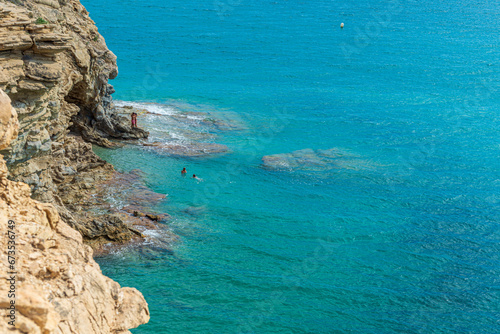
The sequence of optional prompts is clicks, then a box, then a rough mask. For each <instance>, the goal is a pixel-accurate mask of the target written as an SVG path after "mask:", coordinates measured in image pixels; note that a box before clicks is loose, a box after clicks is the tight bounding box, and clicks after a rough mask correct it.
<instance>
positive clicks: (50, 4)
mask: <svg viewBox="0 0 500 334" xmlns="http://www.w3.org/2000/svg"><path fill="white" fill-rule="evenodd" d="M14 3H15V4H14ZM117 74H118V70H117V66H116V56H115V55H114V54H113V53H112V52H111V51H110V50H108V48H107V47H106V44H105V42H104V39H103V38H102V36H101V35H100V34H99V33H98V31H97V27H96V26H95V25H94V22H93V21H92V20H91V19H90V17H89V15H88V13H87V11H86V10H85V8H84V7H83V6H82V5H81V4H80V2H79V1H77V0H64V1H63V0H60V1H54V0H18V1H13V2H12V3H6V2H2V3H0V89H3V90H4V91H5V92H6V93H7V95H9V97H10V98H11V100H12V104H13V106H14V107H15V108H16V110H17V111H18V116H19V123H20V129H19V136H18V138H17V139H16V140H15V141H14V142H13V143H12V145H11V147H10V149H9V150H8V151H4V152H2V153H3V154H4V155H5V158H6V160H7V162H8V165H9V170H10V172H11V177H12V178H13V179H15V180H17V181H23V182H25V183H27V184H29V185H30V186H31V188H32V191H33V196H34V198H36V199H39V200H42V201H44V202H54V196H55V195H56V194H57V192H58V189H57V186H56V184H55V183H54V182H53V180H52V167H53V166H54V165H55V164H56V163H57V162H55V161H54V159H53V153H54V152H55V151H57V150H59V149H60V147H61V145H64V144H65V143H66V144H67V142H68V140H69V139H68V138H67V136H68V134H69V133H70V132H71V131H73V132H75V133H76V134H79V135H81V136H82V137H83V138H84V139H85V140H86V141H89V142H92V143H95V144H98V145H101V146H106V147H112V146H113V143H112V142H111V141H110V139H138V138H144V137H147V135H148V133H147V132H145V131H143V130H141V129H132V128H131V127H130V125H129V124H128V122H127V120H125V119H123V118H122V117H120V116H118V115H114V113H113V102H112V99H111V94H112V93H113V92H114V90H113V87H112V86H111V85H109V84H108V80H109V79H113V78H115V77H116V76H117ZM70 139H71V138H70Z"/></svg>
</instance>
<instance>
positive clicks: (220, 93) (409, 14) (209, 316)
mask: <svg viewBox="0 0 500 334" xmlns="http://www.w3.org/2000/svg"><path fill="white" fill-rule="evenodd" d="M83 3H84V5H85V6H86V8H87V9H88V10H89V12H90V15H91V17H92V18H93V19H94V20H95V21H96V23H97V26H98V27H99V31H100V32H101V34H102V35H103V36H104V37H105V38H106V42H107V44H108V47H109V48H110V49H111V50H113V52H114V53H115V54H116V55H117V56H118V65H119V70H120V74H119V76H118V78H117V79H116V80H114V81H113V82H112V84H113V85H114V86H115V88H116V91H117V92H116V93H115V95H114V97H115V99H116V100H121V101H132V102H136V103H149V102H154V103H156V104H143V106H145V107H147V108H149V109H151V110H156V111H158V110H159V111H160V113H167V114H168V113H176V112H189V111H203V112H208V113H209V114H210V115H211V117H212V116H213V117H214V118H221V119H224V120H226V121H228V122H234V123H236V124H238V125H239V126H240V127H241V129H239V130H237V131H227V132H226V131H215V130H213V129H210V128H203V127H201V128H200V127H196V126H195V125H193V127H189V126H186V125H185V124H184V125H182V126H180V127H177V128H175V129H172V128H170V126H171V125H172V124H171V123H169V122H168V121H165V120H162V119H161V117H159V116H158V117H157V116H151V115H150V116H146V115H140V117H139V123H140V125H147V126H149V127H150V128H151V129H150V130H151V131H152V133H153V135H154V137H155V140H160V141H161V140H163V138H161V137H162V134H163V133H165V132H169V133H170V135H174V136H178V137H180V138H181V139H182V138H184V137H183V136H189V135H192V131H201V132H202V135H200V136H204V138H203V139H204V140H205V141H208V142H214V143H220V144H225V145H227V146H228V147H229V149H230V150H231V152H230V153H229V154H225V155H218V156H214V157H211V158H197V159H185V158H174V157H168V156H165V155H162V154H158V153H157V152H155V151H154V150H150V149H143V148H140V147H137V146H130V147H125V148H123V149H119V150H114V151H110V150H104V149H96V152H98V154H100V155H101V156H103V157H104V158H106V159H107V160H108V161H110V162H111V163H113V164H114V165H115V166H116V168H117V169H118V170H121V171H130V170H132V169H136V168H139V169H141V170H143V172H144V178H145V180H146V182H147V184H148V185H149V186H150V187H151V188H152V189H153V190H155V191H157V192H161V193H165V194H168V199H167V200H166V201H164V202H163V203H161V204H160V205H159V206H158V207H156V208H155V209H158V210H161V211H165V212H168V213H170V214H171V215H172V216H173V220H172V222H171V223H170V226H171V228H172V229H173V231H174V232H175V233H177V234H178V235H180V240H179V242H177V243H175V244H173V245H171V247H172V249H171V251H165V250H163V249H162V248H159V247H156V246H154V245H152V246H151V247H150V248H147V247H146V248H141V250H137V249H133V248H132V249H126V250H123V251H121V252H118V253H115V254H112V255H109V256H106V257H103V258H99V259H98V262H99V263H100V264H101V267H102V270H103V272H104V273H105V274H107V275H109V276H110V277H112V278H113V279H115V280H117V281H118V282H119V283H120V284H122V285H124V286H133V287H136V288H137V289H139V290H140V291H141V292H142V293H143V294H144V296H145V297H146V300H147V301H148V303H149V307H150V312H151V320H150V322H149V323H148V324H147V325H144V326H141V327H139V328H138V329H136V330H132V332H133V333H498V332H500V323H499V322H500V225H499V223H500V207H499V204H500V141H499V138H500V135H499V129H500V121H499V117H498V116H499V113H500V94H498V92H499V88H500V63H499V56H500V55H499V50H500V45H499V44H500V43H499V41H500V39H499V37H498V36H500V3H498V2H494V1H488V0H479V1H477V2H470V1H449V0H444V1H427V0H425V1H380V0H373V1H368V0H358V1H352V0H347V1H343V2H336V1H323V0H312V1H298V0H288V1H285V0H278V1H260V0H255V1H243V0H227V1H225V0H222V1H215V2H212V1H185V0H182V1H181V0H171V1H160V0H151V1H148V2H142V1H132V0H122V1H118V0H108V1H102V2H97V1H88V0H86V1H83ZM341 22H344V23H345V28H344V29H340V23H341ZM123 103H125V104H127V103H129V102H123ZM155 117H156V118H155ZM331 148H337V149H338V150H340V151H341V152H344V154H345V155H344V157H343V158H339V160H338V161H339V163H338V164H336V165H335V166H330V165H329V166H326V168H325V166H322V165H319V166H316V167H317V168H316V167H314V168H305V169H292V170H290V169H283V170H271V169H267V168H263V166H262V164H261V159H262V157H263V156H266V155H270V154H280V153H290V152H293V151H297V150H303V149H313V150H318V149H331ZM345 157H352V159H345ZM182 167H187V169H188V172H189V173H196V174H197V175H199V176H200V177H201V178H203V182H196V181H194V180H192V179H190V178H182V177H180V173H179V172H180V170H181V169H182ZM329 167H335V168H329Z"/></svg>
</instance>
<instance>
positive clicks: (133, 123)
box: [130, 112, 137, 128]
mask: <svg viewBox="0 0 500 334" xmlns="http://www.w3.org/2000/svg"><path fill="white" fill-rule="evenodd" d="M130 117H131V118H132V127H133V128H136V127H137V114H136V113H135V112H133V113H132V114H131V115H130Z"/></svg>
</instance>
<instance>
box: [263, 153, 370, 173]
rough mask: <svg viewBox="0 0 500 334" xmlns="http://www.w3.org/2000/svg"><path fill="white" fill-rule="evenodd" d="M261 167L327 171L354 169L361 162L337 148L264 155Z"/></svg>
mask: <svg viewBox="0 0 500 334" xmlns="http://www.w3.org/2000/svg"><path fill="white" fill-rule="evenodd" d="M262 165H263V167H265V168H269V169H273V170H308V171H328V170H332V169H338V168H356V166H358V167H359V166H362V165H363V162H362V160H360V159H359V157H358V156H356V155H354V154H352V153H349V152H347V151H342V150H340V149H338V148H331V149H328V150H313V149H310V148H308V149H303V150H298V151H293V152H290V153H281V154H273V155H266V156H264V157H262Z"/></svg>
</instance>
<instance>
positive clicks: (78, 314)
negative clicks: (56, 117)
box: [0, 90, 149, 334]
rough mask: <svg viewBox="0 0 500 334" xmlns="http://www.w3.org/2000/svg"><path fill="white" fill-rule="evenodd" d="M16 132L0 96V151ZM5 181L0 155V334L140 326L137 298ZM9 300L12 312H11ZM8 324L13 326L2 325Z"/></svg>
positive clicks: (143, 312)
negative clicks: (0, 310)
mask: <svg viewBox="0 0 500 334" xmlns="http://www.w3.org/2000/svg"><path fill="white" fill-rule="evenodd" d="M17 127H18V123H17V115H16V113H15V111H14V109H13V108H12V107H11V105H10V101H9V98H8V97H7V95H5V94H4V93H3V91H1V90H0V149H4V148H6V147H7V145H8V144H9V143H10V141H11V140H12V139H13V138H14V137H15V136H16V135H17V131H18V130H17ZM7 175H8V171H7V167H6V164H5V161H4V160H3V157H2V156H1V155H0V233H1V235H2V236H3V237H2V238H0V250H1V252H0V262H1V264H0V267H1V268H2V270H0V307H1V308H2V309H3V313H4V314H2V315H3V317H2V318H3V320H2V321H0V331H1V332H2V333H33V334H36V333H43V334H49V333H77V334H81V333H129V331H128V329H130V328H135V327H137V326H138V325H140V324H143V323H146V322H147V321H148V320H149V311H148V307H147V304H146V301H145V300H144V298H143V296H142V294H141V293H140V292H139V291H137V290H135V289H132V288H121V287H120V286H119V284H118V283H116V282H114V281H112V280H111V279H109V278H107V277H105V276H103V275H102V273H101V271H100V269H99V265H98V264H97V263H96V262H95V261H94V260H93V258H92V249H91V248H90V247H89V246H87V245H84V244H83V242H82V236H81V235H80V234H79V233H78V232H77V231H76V230H74V229H72V228H70V227H69V226H68V225H67V224H66V223H64V222H63V221H61V220H60V218H59V214H58V212H57V211H56V209H55V207H54V206H53V205H51V204H46V203H41V202H38V201H35V200H33V199H32V198H31V197H30V187H29V186H28V185H26V184H24V183H21V182H14V181H9V180H8V179H7ZM7 231H10V232H9V233H7ZM9 241H10V242H9ZM8 246H10V248H8ZM8 250H10V252H9V251H8ZM8 255H10V256H11V257H10V258H9V257H8ZM12 259H14V261H13V262H12ZM12 272H14V273H15V274H12ZM12 301H14V302H15V304H14V305H15V308H16V311H15V313H11V312H10V310H9V307H10V306H11V305H12ZM12 315H14V316H15V317H14V318H11V317H10V316H12ZM12 319H14V322H13V324H14V326H12V325H10V324H9V323H8V321H12Z"/></svg>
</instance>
